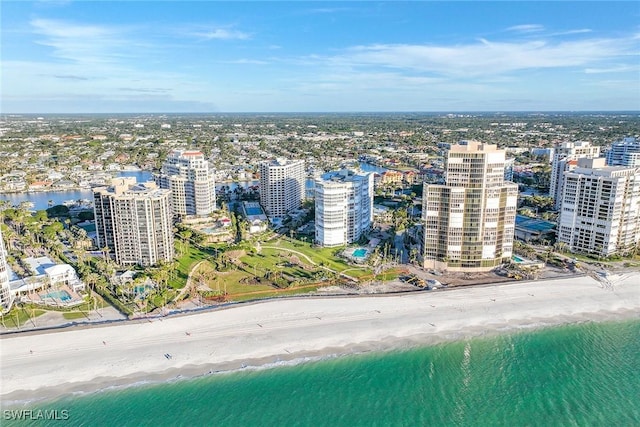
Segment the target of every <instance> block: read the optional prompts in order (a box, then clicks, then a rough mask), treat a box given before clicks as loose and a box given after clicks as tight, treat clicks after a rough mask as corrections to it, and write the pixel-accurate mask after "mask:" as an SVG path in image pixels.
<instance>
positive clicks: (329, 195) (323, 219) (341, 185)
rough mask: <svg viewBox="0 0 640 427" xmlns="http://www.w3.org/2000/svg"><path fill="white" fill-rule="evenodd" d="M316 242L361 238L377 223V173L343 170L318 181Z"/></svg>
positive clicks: (327, 243)
mask: <svg viewBox="0 0 640 427" xmlns="http://www.w3.org/2000/svg"><path fill="white" fill-rule="evenodd" d="M315 206H316V217H315V224H316V243H318V244H319V245H323V246H340V245H345V244H348V243H353V242H355V241H357V240H358V239H359V238H360V236H361V235H362V233H363V232H365V231H367V230H368V229H369V228H371V224H372V222H373V174H372V173H366V172H354V171H351V170H341V171H335V172H328V173H326V174H324V175H322V176H321V178H319V179H317V180H316V181H315Z"/></svg>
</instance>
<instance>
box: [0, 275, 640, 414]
mask: <svg viewBox="0 0 640 427" xmlns="http://www.w3.org/2000/svg"><path fill="white" fill-rule="evenodd" d="M609 281H610V283H611V286H603V284H602V283H601V282H598V281H596V280H594V279H592V278H591V277H588V276H581V277H572V278H568V279H559V280H539V281H533V282H516V283H511V284H500V285H484V286H474V287H467V288H460V289H450V290H443V291H430V292H426V291H425V292H417V293H412V294H405V295H382V296H367V297H326V298H325V297H318V298H298V299H282V300H276V301H267V302H260V303H254V304H245V305H238V306H233V307H230V308H228V309H219V310H214V311H208V312H201V313H197V314H190V315H184V316H178V317H168V318H163V319H162V320H160V319H153V320H152V321H147V320H144V321H142V322H122V323H117V324H114V325H107V326H98V327H87V328H83V329H80V328H69V329H66V330H61V331H52V332H41V333H31V334H13V335H4V336H2V337H1V338H0V355H1V356H0V357H1V360H0V367H1V371H0V387H1V391H0V398H1V399H2V401H3V402H5V404H6V403H7V402H17V401H23V400H32V399H37V398H48V397H53V396H61V395H64V394H66V393H70V392H74V391H93V390H97V389H101V388H104V387H107V386H112V385H126V384H132V383H135V382H139V381H147V380H149V381H161V380H165V379H169V378H175V377H177V376H183V377H191V376H198V375H205V374H207V373H209V372H215V371H219V370H234V369H240V368H242V367H247V366H263V365H268V364H271V363H274V362H279V361H286V360H294V359H299V358H304V357H312V356H324V355H332V354H348V353H353V352H361V351H370V350H382V349H392V348H405V347H409V346H416V345H427V344H432V343H437V342H442V341H447V340H456V339H461V338H466V337H475V336H482V335H488V334H494V333H500V332H504V331H510V330H516V329H520V328H534V327H542V326H547V325H557V324H565V323H574V322H583V321H604V320H614V319H622V318H638V317H640V272H631V273H625V274H622V275H612V276H609Z"/></svg>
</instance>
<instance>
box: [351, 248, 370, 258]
mask: <svg viewBox="0 0 640 427" xmlns="http://www.w3.org/2000/svg"><path fill="white" fill-rule="evenodd" d="M351 256H353V257H354V258H364V257H366V256H367V250H366V249H365V248H358V249H354V250H353V252H352V253H351Z"/></svg>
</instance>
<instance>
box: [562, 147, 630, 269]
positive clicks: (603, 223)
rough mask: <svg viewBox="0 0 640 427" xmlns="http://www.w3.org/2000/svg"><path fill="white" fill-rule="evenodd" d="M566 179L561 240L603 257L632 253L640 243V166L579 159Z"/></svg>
mask: <svg viewBox="0 0 640 427" xmlns="http://www.w3.org/2000/svg"><path fill="white" fill-rule="evenodd" d="M564 181H565V183H564V191H563V194H562V203H561V209H560V218H559V220H558V241H559V242H562V243H565V244H567V245H568V247H569V250H571V251H572V252H581V253H585V254H590V255H596V256H601V257H607V256H610V255H614V254H625V253H628V252H630V251H632V250H633V249H634V247H635V246H636V245H638V244H639V243H640V168H634V167H627V166H605V159H604V158H598V159H579V160H578V165H577V167H576V168H575V169H574V170H573V171H572V172H566V173H565V176H564Z"/></svg>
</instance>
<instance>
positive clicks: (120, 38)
mask: <svg viewBox="0 0 640 427" xmlns="http://www.w3.org/2000/svg"><path fill="white" fill-rule="evenodd" d="M578 8H579V11H578ZM578 12H579V13H578ZM639 18H640V6H638V4H637V3H635V2H580V3H578V2H562V1H560V2H475V3H471V2H382V3H380V2H375V3H374V2H368V1H364V2H307V1H296V2H269V1H266V2H234V3H232V2H208V1H196V2H173V1H155V2H151V1H146V2H144V1H143V2H124V1H123V2H100V1H98V2H91V1H79V2H71V1H36V2H3V4H2V16H1V19H2V22H1V23H2V25H1V28H2V29H1V37H2V52H1V53H2V55H1V58H2V61H1V63H0V64H1V68H2V104H1V106H0V110H1V112H2V113H3V114H11V113H54V114H55V113H70V114H73V113H163V112H184V113H208V112H238V113H243V112H274V113H275V112H325V111H331V112H356V111H357V112H375V111H415V112H418V111H452V112H463V111H497V110H501V111H567V110H571V111H625V110H626V111H635V110H638V109H640V80H639V79H638V73H639V72H640V64H639V60H638V57H639V55H638V52H639V51H640V49H639V48H640V25H638V22H639Z"/></svg>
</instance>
